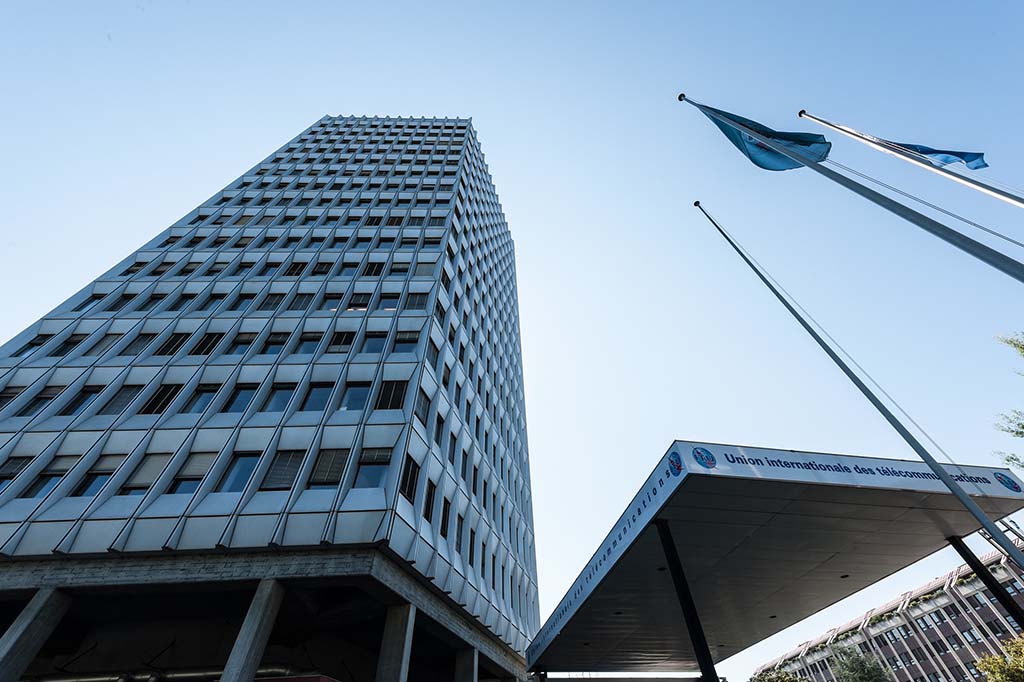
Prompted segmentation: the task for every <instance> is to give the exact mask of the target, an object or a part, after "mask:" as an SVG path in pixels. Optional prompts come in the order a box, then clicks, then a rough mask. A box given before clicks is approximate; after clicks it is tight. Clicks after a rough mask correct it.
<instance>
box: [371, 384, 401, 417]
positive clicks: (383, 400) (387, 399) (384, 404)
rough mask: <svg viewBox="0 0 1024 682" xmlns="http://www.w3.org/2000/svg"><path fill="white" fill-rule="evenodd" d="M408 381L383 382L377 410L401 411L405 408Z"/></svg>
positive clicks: (378, 396)
mask: <svg viewBox="0 0 1024 682" xmlns="http://www.w3.org/2000/svg"><path fill="white" fill-rule="evenodd" d="M408 386H409V382H408V381H383V382H381V386H380V393H378V394H377V404H376V405H375V406H374V408H373V409H375V410H401V409H402V408H403V407H405V392H406V389H407V388H408Z"/></svg>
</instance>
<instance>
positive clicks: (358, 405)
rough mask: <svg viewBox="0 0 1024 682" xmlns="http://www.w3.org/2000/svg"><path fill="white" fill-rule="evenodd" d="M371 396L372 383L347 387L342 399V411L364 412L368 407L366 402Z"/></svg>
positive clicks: (353, 384)
mask: <svg viewBox="0 0 1024 682" xmlns="http://www.w3.org/2000/svg"><path fill="white" fill-rule="evenodd" d="M369 396H370V383H369V382H368V381H366V382H363V381H359V382H352V383H350V384H348V385H347V386H346V387H345V393H344V395H343V396H342V398H341V408H340V409H342V410H362V409H363V408H365V407H366V400H367V398H368V397H369Z"/></svg>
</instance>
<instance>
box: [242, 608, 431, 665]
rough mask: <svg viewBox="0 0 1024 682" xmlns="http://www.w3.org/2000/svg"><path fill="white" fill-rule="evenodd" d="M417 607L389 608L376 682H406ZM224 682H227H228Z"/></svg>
mask: <svg viewBox="0 0 1024 682" xmlns="http://www.w3.org/2000/svg"><path fill="white" fill-rule="evenodd" d="M415 624H416V607H415V606H413V605H412V604H400V605H398V606H389V607H388V611H387V618H386V619H385V621H384V638H383V640H382V641H381V643H380V655H379V656H378V657H377V677H376V682H406V679H407V678H408V677H409V656H410V655H411V654H412V629H413V626H415ZM224 682H227V681H226V680H225V681H224Z"/></svg>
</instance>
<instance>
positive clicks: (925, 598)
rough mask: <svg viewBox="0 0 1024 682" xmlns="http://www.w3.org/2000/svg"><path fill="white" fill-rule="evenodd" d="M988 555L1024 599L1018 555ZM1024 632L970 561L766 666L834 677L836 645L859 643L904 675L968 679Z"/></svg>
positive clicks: (820, 679) (823, 680) (940, 680)
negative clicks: (1014, 557) (980, 662)
mask: <svg viewBox="0 0 1024 682" xmlns="http://www.w3.org/2000/svg"><path fill="white" fill-rule="evenodd" d="M981 560H982V562H984V564H985V565H986V566H987V567H988V569H989V571H990V572H991V573H992V574H993V575H994V576H995V578H996V579H997V580H999V582H1000V583H1001V584H1002V585H1003V587H1005V588H1006V591H1007V592H1009V593H1010V595H1012V597H1013V599H1014V601H1016V602H1017V603H1018V604H1024V594H1022V593H1024V578H1022V572H1021V571H1020V570H1019V569H1018V568H1017V567H1016V566H1015V565H1014V564H1013V562H1011V561H1009V560H1008V559H1007V558H1006V557H1005V556H1004V555H1003V554H1002V553H1000V552H992V553H991V554H988V555H985V556H983V557H981ZM1020 632H1021V626H1020V624H1019V623H1017V622H1016V621H1015V620H1014V618H1013V617H1012V616H1010V615H1009V614H1007V612H1006V610H1005V609H1004V608H1003V607H1002V606H1000V605H999V604H998V603H997V601H996V598H995V597H994V596H993V594H992V592H990V591H989V590H988V589H987V588H986V587H985V586H984V585H983V584H982V583H981V581H980V580H979V579H978V577H977V576H976V575H975V574H974V572H973V571H972V570H971V569H970V567H968V566H966V565H964V566H960V567H959V568H957V569H956V570H954V571H951V572H950V573H948V574H946V575H944V576H942V577H939V578H936V579H935V580H932V581H931V582H929V583H926V584H925V585H922V586H921V587H919V588H917V589H916V590H912V591H910V592H906V593H905V594H903V595H901V596H900V597H899V598H898V599H894V600H893V601H891V602H889V603H887V604H883V605H882V606H879V607H878V608H875V609H872V610H870V611H868V612H867V613H865V614H864V615H862V616H860V617H859V618H857V619H856V620H852V621H850V622H849V623H846V624H845V625H841V626H840V627H837V628H833V629H832V630H829V631H828V632H826V633H825V634H824V635H822V636H821V637H818V638H816V639H812V640H811V641H809V642H806V643H804V644H802V645H800V646H799V647H798V648H796V649H794V650H793V651H790V652H788V653H787V654H785V655H784V656H782V657H780V658H778V659H776V660H774V661H770V662H768V663H766V664H764V665H762V666H761V667H760V668H758V672H760V671H762V670H766V669H771V668H778V669H782V670H786V671H788V672H792V673H795V674H796V675H799V676H800V677H803V678H806V679H808V680H813V681H814V682H833V681H834V680H835V679H836V677H835V671H834V669H833V666H834V663H835V653H836V651H837V650H838V649H840V648H848V647H854V648H856V649H858V650H859V651H861V652H862V653H864V654H869V655H873V656H875V657H876V658H877V659H878V660H880V661H881V662H882V663H883V665H885V666H887V667H888V668H889V669H890V670H891V672H892V675H893V678H894V679H895V680H897V682H925V681H926V680H927V682H951V681H952V680H967V679H969V678H972V677H973V678H980V677H981V676H982V675H981V672H980V671H979V670H978V669H977V668H976V667H975V665H974V663H975V661H977V660H978V659H979V658H982V657H984V656H989V655H992V654H1002V653H1004V651H1003V646H1002V643H1003V641H1004V640H1006V639H1009V638H1012V637H1014V636H1016V635H1017V634H1019V633H1020Z"/></svg>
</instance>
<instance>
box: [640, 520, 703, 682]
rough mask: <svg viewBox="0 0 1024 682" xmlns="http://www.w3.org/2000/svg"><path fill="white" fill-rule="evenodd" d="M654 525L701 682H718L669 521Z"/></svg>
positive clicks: (661, 521) (658, 521) (660, 521)
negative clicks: (688, 634)
mask: <svg viewBox="0 0 1024 682" xmlns="http://www.w3.org/2000/svg"><path fill="white" fill-rule="evenodd" d="M654 525H655V527H656V528H657V529H658V537H659V538H661V547H662V549H663V550H664V552H665V560H666V562H668V570H669V573H671V574H672V583H673V585H674V586H675V589H676V597H677V598H678V599H679V606H680V608H681V609H682V610H683V620H684V621H686V630H687V631H688V632H689V633H690V643H691V644H692V645H693V653H694V656H696V658H697V665H699V666H700V674H701V682H718V672H717V671H716V670H715V662H714V660H713V659H712V658H711V649H709V648H708V640H707V637H705V636H704V626H703V625H701V622H700V614H698V613H697V607H696V605H695V604H694V603H693V595H692V594H691V593H690V585H689V583H687V582H686V574H685V573H683V562H682V561H680V560H679V552H678V551H677V550H676V543H675V541H674V540H673V539H672V530H671V529H670V528H669V526H668V521H666V520H664V519H655V521H654Z"/></svg>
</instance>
